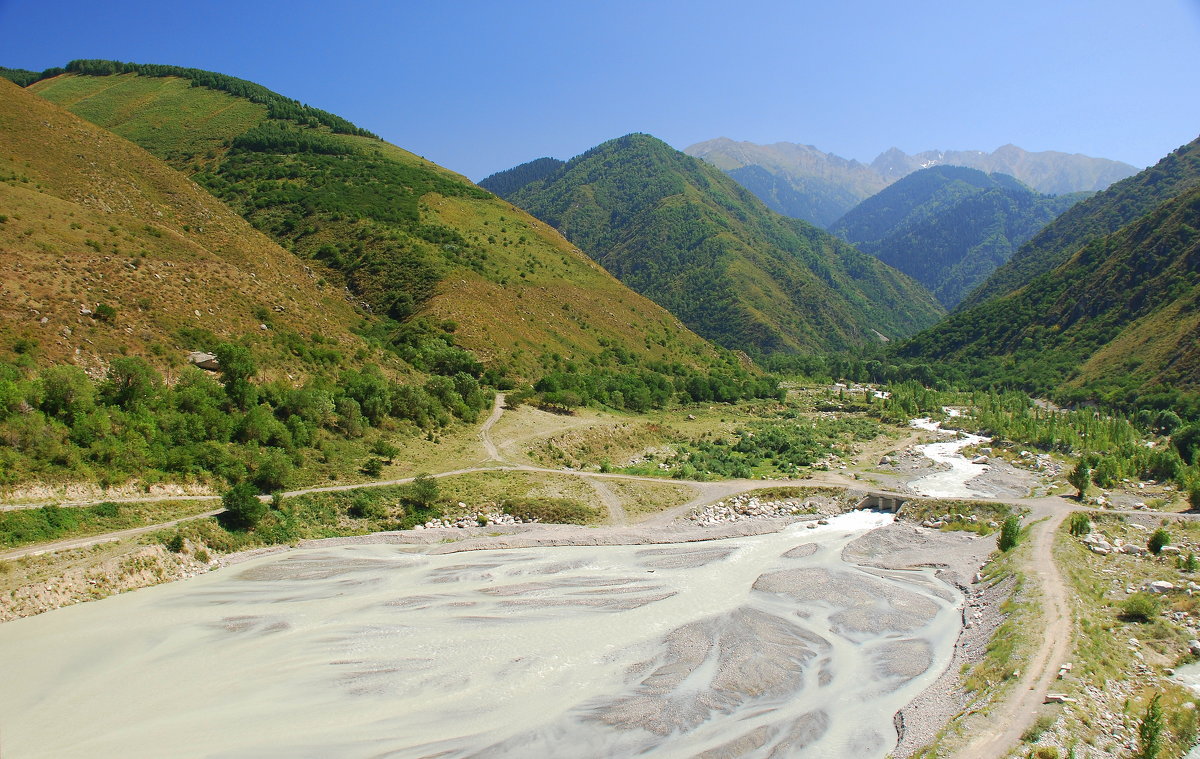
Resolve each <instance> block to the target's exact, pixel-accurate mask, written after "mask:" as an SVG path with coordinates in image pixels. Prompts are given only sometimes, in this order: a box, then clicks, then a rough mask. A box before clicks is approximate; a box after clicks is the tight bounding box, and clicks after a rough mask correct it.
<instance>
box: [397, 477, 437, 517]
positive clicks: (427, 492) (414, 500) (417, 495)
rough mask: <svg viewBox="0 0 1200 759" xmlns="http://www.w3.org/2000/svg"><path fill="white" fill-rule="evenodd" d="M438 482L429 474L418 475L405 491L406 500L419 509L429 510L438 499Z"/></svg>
mask: <svg viewBox="0 0 1200 759" xmlns="http://www.w3.org/2000/svg"><path fill="white" fill-rule="evenodd" d="M438 494H439V489H438V483H437V480H435V479H434V478H432V477H430V476H429V475H428V474H418V475H417V477H416V479H414V480H413V481H412V482H411V483H409V485H408V487H407V488H406V489H405V493H404V500H406V501H408V502H409V503H411V504H412V505H414V506H416V507H417V508H419V509H428V508H429V507H431V506H432V505H433V503H434V501H436V500H437V499H438Z"/></svg>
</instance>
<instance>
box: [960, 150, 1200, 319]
mask: <svg viewBox="0 0 1200 759" xmlns="http://www.w3.org/2000/svg"><path fill="white" fill-rule="evenodd" d="M1196 186H1200V139H1197V140H1193V141H1192V142H1189V143H1188V144H1187V145H1184V146H1182V147H1180V148H1179V149H1178V150H1175V151H1174V152H1172V153H1171V154H1170V155H1168V156H1167V157H1166V158H1163V159H1162V160H1161V161H1159V162H1158V163H1156V164H1155V165H1154V166H1151V167H1150V168H1148V169H1146V170H1145V171H1142V172H1139V173H1138V174H1137V175H1135V176H1132V177H1129V178H1128V179H1124V180H1122V181H1120V182H1117V183H1116V184H1114V185H1113V186H1112V187H1109V188H1108V189H1107V190H1105V191H1104V192H1101V193H1097V194H1096V195H1093V196H1092V197H1091V198H1088V199H1087V200H1085V201H1083V202H1081V203H1079V204H1077V205H1075V206H1073V207H1072V208H1071V209H1070V210H1068V211H1066V212H1064V213H1063V214H1062V215H1061V216H1059V217H1058V218H1057V219H1055V220H1054V222H1053V223H1052V224H1049V225H1047V226H1046V227H1045V228H1044V229H1043V230H1042V231H1041V232H1039V233H1038V234H1037V235H1035V236H1034V237H1033V238H1032V239H1031V240H1029V241H1028V242H1027V243H1025V244H1024V245H1022V246H1021V247H1020V248H1019V249H1018V250H1017V252H1016V253H1014V254H1013V257H1012V258H1011V259H1010V260H1009V261H1008V263H1007V264H1005V265H1004V266H1001V267H1000V268H999V269H997V270H996V271H995V273H993V274H992V276H990V277H989V278H988V279H987V280H986V281H985V282H984V283H983V285H981V286H980V287H978V288H977V289H975V290H974V291H972V292H971V293H969V294H968V295H967V297H966V298H964V299H963V302H962V304H961V305H960V308H970V307H972V306H975V305H978V304H980V303H983V302H984V301H986V300H988V299H989V298H994V297H996V296H998V295H1003V294H1005V293H1009V292H1012V291H1014V290H1016V289H1017V288H1020V287H1022V286H1024V285H1025V284H1027V283H1029V282H1031V281H1032V280H1033V279H1034V278H1036V277H1037V276H1038V275H1040V274H1043V273H1045V272H1048V271H1051V270H1052V269H1054V268H1055V267H1057V266H1059V265H1060V264H1062V263H1063V262H1064V261H1066V260H1067V259H1068V258H1070V257H1071V256H1072V255H1074V254H1075V252H1076V251H1078V250H1079V249H1080V248H1081V247H1083V246H1084V245H1087V244H1088V243H1089V242H1091V241H1092V240H1097V239H1099V238H1101V237H1104V236H1105V235H1109V234H1112V233H1113V232H1116V231H1117V230H1118V229H1120V228H1121V227H1123V226H1125V225H1126V224H1128V223H1130V222H1131V221H1134V220H1135V219H1137V218H1138V217H1140V216H1142V215H1143V214H1146V213H1149V212H1150V211H1152V210H1153V209H1154V208H1156V207H1157V206H1158V205H1160V204H1161V203H1163V202H1164V201H1166V200H1169V199H1171V198H1173V197H1175V196H1176V195H1179V194H1180V193H1181V192H1184V191H1185V190H1187V189H1189V188H1191V187H1196Z"/></svg>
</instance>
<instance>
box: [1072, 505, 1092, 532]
mask: <svg viewBox="0 0 1200 759" xmlns="http://www.w3.org/2000/svg"><path fill="white" fill-rule="evenodd" d="M1070 530H1071V534H1072V535H1075V536H1077V537H1078V536H1081V535H1087V534H1088V533H1089V532H1091V531H1092V520H1091V519H1089V518H1088V515H1087V514H1084V513H1082V512H1078V511H1077V512H1075V513H1074V514H1072V515H1071V522H1070Z"/></svg>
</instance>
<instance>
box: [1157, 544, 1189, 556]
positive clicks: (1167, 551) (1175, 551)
mask: <svg viewBox="0 0 1200 759" xmlns="http://www.w3.org/2000/svg"><path fill="white" fill-rule="evenodd" d="M1159 553H1160V554H1162V555H1163V556H1178V555H1179V554H1181V553H1183V550H1182V549H1181V548H1180V547H1179V546H1163V547H1162V549H1161V550H1159Z"/></svg>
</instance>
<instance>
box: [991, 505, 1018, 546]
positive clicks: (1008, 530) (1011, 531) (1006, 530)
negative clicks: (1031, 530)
mask: <svg viewBox="0 0 1200 759" xmlns="http://www.w3.org/2000/svg"><path fill="white" fill-rule="evenodd" d="M1020 541H1021V519H1020V517H1018V516H1017V515H1016V514H1013V515H1012V516H1010V517H1008V518H1007V519H1005V520H1004V524H1003V525H1001V526H1000V537H999V539H998V540H997V541H996V545H997V547H998V548H999V549H1000V550H1001V551H1011V550H1012V549H1014V548H1016V547H1017V543H1019V542H1020Z"/></svg>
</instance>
